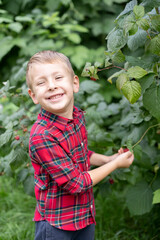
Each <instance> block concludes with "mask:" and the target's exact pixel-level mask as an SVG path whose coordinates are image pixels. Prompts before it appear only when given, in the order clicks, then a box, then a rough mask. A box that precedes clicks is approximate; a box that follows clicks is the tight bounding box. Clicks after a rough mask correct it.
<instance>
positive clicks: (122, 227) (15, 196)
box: [0, 176, 160, 240]
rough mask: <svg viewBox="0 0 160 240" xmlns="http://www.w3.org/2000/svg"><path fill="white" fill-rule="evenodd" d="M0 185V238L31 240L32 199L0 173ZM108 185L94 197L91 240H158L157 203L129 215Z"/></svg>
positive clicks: (112, 188)
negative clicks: (141, 213) (148, 209)
mask: <svg viewBox="0 0 160 240" xmlns="http://www.w3.org/2000/svg"><path fill="white" fill-rule="evenodd" d="M0 186H1V188H0V216H1V217H0V240H31V239H34V222H33V221H32V218H33V213H34V209H35V199H34V198H33V197H31V196H28V195H27V194H25V193H24V190H23V187H22V185H17V183H16V181H15V180H14V179H11V178H10V179H8V178H7V177H5V176H1V178H0ZM108 187H109V186H108ZM109 188H110V191H111V194H110V195H108V194H106V193H103V195H102V194H98V196H97V198H96V209H97V215H96V222H97V225H96V234H95V235H96V237H95V240H106V239H108V240H119V239H120V240H128V239H129V240H151V239H153V240H158V237H159V234H160V227H159V221H158V219H159V210H160V209H159V207H160V206H158V205H157V206H155V207H154V209H153V211H152V212H151V213H149V214H145V215H144V216H143V217H131V216H130V215H129V212H128V211H127V210H126V209H125V207H124V203H123V197H122V194H121V190H122V189H119V191H118V192H117V191H114V187H113V186H110V187H109Z"/></svg>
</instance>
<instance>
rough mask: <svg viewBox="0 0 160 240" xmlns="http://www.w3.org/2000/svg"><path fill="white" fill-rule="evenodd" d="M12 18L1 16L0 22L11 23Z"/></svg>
mask: <svg viewBox="0 0 160 240" xmlns="http://www.w3.org/2000/svg"><path fill="white" fill-rule="evenodd" d="M11 22H12V19H10V18H7V17H0V23H11Z"/></svg>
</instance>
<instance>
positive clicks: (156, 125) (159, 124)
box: [132, 123, 160, 149]
mask: <svg viewBox="0 0 160 240" xmlns="http://www.w3.org/2000/svg"><path fill="white" fill-rule="evenodd" d="M158 126H160V123H158V124H155V125H152V126H150V127H149V128H147V130H146V131H145V132H144V134H143V135H142V137H141V138H140V139H139V140H138V142H136V143H135V144H134V145H133V146H132V149H133V148H134V147H135V146H137V145H138V144H139V143H140V142H141V141H142V140H143V138H144V136H145V135H146V133H147V132H148V131H149V130H150V129H151V128H154V127H158Z"/></svg>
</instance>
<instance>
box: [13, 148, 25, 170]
mask: <svg viewBox="0 0 160 240" xmlns="http://www.w3.org/2000/svg"><path fill="white" fill-rule="evenodd" d="M27 159H28V155H27V153H26V152H25V151H24V150H23V149H22V148H18V149H16V150H15V151H14V154H13V158H12V160H11V162H10V166H11V169H12V170H15V169H17V168H19V167H20V166H21V165H22V164H23V163H24V162H26V160H27Z"/></svg>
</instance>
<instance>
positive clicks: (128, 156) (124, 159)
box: [115, 151, 134, 168]
mask: <svg viewBox="0 0 160 240" xmlns="http://www.w3.org/2000/svg"><path fill="white" fill-rule="evenodd" d="M133 160H134V155H133V153H131V152H130V151H127V152H124V153H121V154H120V155H119V156H118V157H117V158H116V159H115V161H116V164H117V168H128V167H129V166H130V165H131V164H132V162H133Z"/></svg>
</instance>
